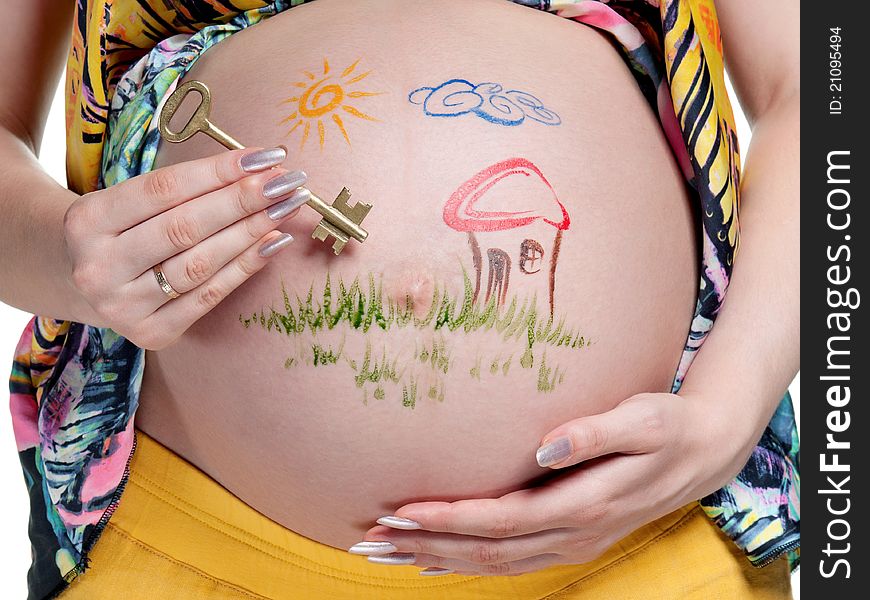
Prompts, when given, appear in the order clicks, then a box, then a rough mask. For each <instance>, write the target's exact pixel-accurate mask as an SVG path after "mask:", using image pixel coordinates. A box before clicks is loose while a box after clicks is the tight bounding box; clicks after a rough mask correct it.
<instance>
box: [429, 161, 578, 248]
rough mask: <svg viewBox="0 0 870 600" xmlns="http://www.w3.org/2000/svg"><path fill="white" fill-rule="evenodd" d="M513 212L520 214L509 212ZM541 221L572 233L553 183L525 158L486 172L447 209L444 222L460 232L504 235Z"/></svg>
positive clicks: (465, 185) (460, 191)
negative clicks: (490, 232) (499, 233)
mask: <svg viewBox="0 0 870 600" xmlns="http://www.w3.org/2000/svg"><path fill="white" fill-rule="evenodd" d="M505 182H509V183H510V185H504V183H505ZM510 208H519V209H520V210H506V209H510ZM537 219H541V220H542V221H544V222H545V223H549V224H550V225H552V226H553V227H555V228H556V229H568V226H569V225H570V224H571V220H570V219H569V217H568V211H567V210H565V207H564V206H563V205H562V203H561V202H559V199H558V198H557V197H556V193H555V192H554V191H553V187H552V186H551V185H550V182H549V181H547V179H546V178H545V177H544V174H543V173H541V171H540V169H538V167H536V166H535V165H533V164H532V163H531V162H529V161H528V160H526V159H524V158H509V159H507V160H504V161H502V162H499V163H496V164H494V165H492V166H489V167H487V168H485V169H484V170H482V171H481V172H479V173H478V174H477V175H475V176H474V177H472V178H471V179H469V180H468V181H466V182H465V183H463V184H462V186H460V187H459V189H458V190H456V191H455V192H454V193H453V195H451V196H450V198H449V199H448V200H447V203H446V204H445V205H444V222H445V223H447V224H448V225H449V226H450V227H452V228H453V229H455V230H457V231H501V230H503V229H512V228H514V227H522V226H524V225H528V224H529V223H532V222H533V221H536V220H537Z"/></svg>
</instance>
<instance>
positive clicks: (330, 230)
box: [311, 219, 348, 256]
mask: <svg viewBox="0 0 870 600" xmlns="http://www.w3.org/2000/svg"><path fill="white" fill-rule="evenodd" d="M329 236H332V237H334V238H335V242H333V244H332V251H333V252H335V255H336V256H338V255H339V254H341V251H342V250H344V246H345V244H347V242H348V238H347V236H345V235H344V234H342V233H341V232H340V231H338V229H336V228H335V227H333V226H332V224H331V223H329V222H328V221H326V219H324V220H322V221H321V222H320V223H319V224H318V225H317V227H316V228H315V229H314V231H313V232H312V233H311V237H312V238H314V239H317V240H320V241H321V242H325V241H326V238H327V237H329Z"/></svg>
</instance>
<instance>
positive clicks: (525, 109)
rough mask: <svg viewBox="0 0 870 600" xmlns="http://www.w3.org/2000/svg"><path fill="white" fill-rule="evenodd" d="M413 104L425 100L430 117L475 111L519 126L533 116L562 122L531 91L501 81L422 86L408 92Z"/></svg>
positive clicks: (546, 122)
mask: <svg viewBox="0 0 870 600" xmlns="http://www.w3.org/2000/svg"><path fill="white" fill-rule="evenodd" d="M408 100H409V101H410V102H411V103H412V104H422V105H423V112H424V113H425V114H426V115H428V116H430V117H459V116H462V115H467V114H473V115H476V116H478V117H480V118H481V119H484V120H485V121H489V122H490V123H495V124H496V125H505V126H507V127H515V126H517V125H519V124H520V123H522V122H523V121H525V120H526V118H529V119H532V120H534V121H537V122H539V123H543V124H544V125H559V124H560V123H561V122H562V119H561V118H560V117H559V115H557V114H556V113H555V112H553V111H552V110H550V109H548V108H547V107H545V106H544V103H543V102H541V101H540V100H538V99H537V98H536V97H535V96H533V95H532V94H529V93H528V92H522V91H520V90H508V91H506V92H505V91H503V88H502V86H501V85H500V84H498V83H479V84H477V85H475V84H473V83H471V82H470V81H466V80H465V79H451V80H449V81H445V82H444V83H442V84H441V85H439V86H438V87H421V88H417V89H416V90H414V91H413V92H411V93H410V94H408Z"/></svg>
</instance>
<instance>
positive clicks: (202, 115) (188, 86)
mask: <svg viewBox="0 0 870 600" xmlns="http://www.w3.org/2000/svg"><path fill="white" fill-rule="evenodd" d="M190 92H197V93H198V94H199V96H200V102H199V105H198V106H197V107H196V110H195V111H193V114H192V115H191V116H190V119H189V120H188V121H187V123H186V124H185V125H184V127H182V128H181V131H172V129H170V128H169V122H170V121H171V120H172V117H174V116H175V112H176V111H177V110H178V107H179V106H181V103H182V102H183V101H184V99H185V98H186V97H187V95H188V94H189V93H190ZM210 110H211V94H210V93H209V91H208V87H207V86H206V85H205V84H204V83H203V82H201V81H196V80H190V81H185V82H184V83H182V84H181V85H179V86H178V87H177V88H176V89H175V91H174V92H172V94H171V95H170V96H169V98H167V99H166V103H165V104H164V105H163V108H162V109H161V111H160V123H159V126H160V135H161V136H163V137H164V138H165V139H166V140H167V141H169V142H183V141H184V140H187V139H189V138H191V137H193V136H194V135H195V134H196V133H197V132H199V131H202V130H203V128H204V125H205V122H206V121H207V120H208V114H209V111H210Z"/></svg>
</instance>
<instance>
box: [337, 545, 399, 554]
mask: <svg viewBox="0 0 870 600" xmlns="http://www.w3.org/2000/svg"><path fill="white" fill-rule="evenodd" d="M396 550H398V548H396V547H395V546H394V545H393V544H392V543H390V542H360V543H358V544H354V545H353V546H351V547H350V548H348V549H347V551H348V552H350V553H351V554H367V555H368V554H374V555H377V554H390V553H391V552H395V551H396Z"/></svg>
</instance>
